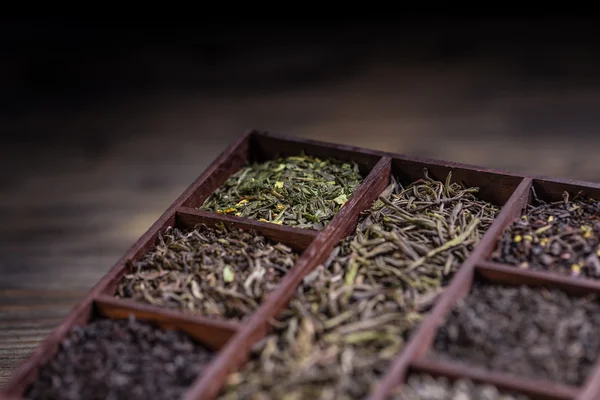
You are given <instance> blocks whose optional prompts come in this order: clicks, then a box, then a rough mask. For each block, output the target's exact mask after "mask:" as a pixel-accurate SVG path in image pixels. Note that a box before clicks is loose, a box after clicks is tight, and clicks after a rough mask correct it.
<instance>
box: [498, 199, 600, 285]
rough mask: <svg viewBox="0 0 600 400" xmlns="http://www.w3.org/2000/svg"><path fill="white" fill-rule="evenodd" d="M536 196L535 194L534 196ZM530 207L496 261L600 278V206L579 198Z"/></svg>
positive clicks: (508, 233)
mask: <svg viewBox="0 0 600 400" xmlns="http://www.w3.org/2000/svg"><path fill="white" fill-rule="evenodd" d="M533 194H534V196H535V192H534V193H533ZM563 198H564V200H563V201H559V202H554V203H546V202H543V201H541V200H539V199H537V202H538V203H539V205H536V206H534V205H528V207H527V213H526V214H525V215H523V216H522V217H521V219H519V220H517V221H515V222H513V223H512V225H510V226H509V227H508V228H507V229H506V230H505V231H504V233H503V235H502V238H501V239H500V241H499V242H498V243H497V245H496V249H495V251H494V253H493V254H492V260H493V261H496V262H501V263H504V264H509V265H514V266H519V267H521V268H531V269H535V270H545V271H550V272H555V273H558V274H562V275H570V276H573V277H580V276H581V277H586V278H593V279H599V278H600V202H598V201H595V200H593V199H590V198H587V199H586V198H582V197H580V196H576V197H575V198H574V199H572V200H569V194H568V193H566V192H565V193H564V194H563Z"/></svg>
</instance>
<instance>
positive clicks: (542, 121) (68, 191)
mask: <svg viewBox="0 0 600 400" xmlns="http://www.w3.org/2000/svg"><path fill="white" fill-rule="evenodd" d="M488 61H489V60H488ZM486 62H487V61H485V60H484V61H481V62H480V63H479V62H471V63H469V64H468V65H464V64H448V65H445V66H444V67H443V68H441V70H440V66H439V64H437V65H405V64H403V66H401V65H398V64H389V63H386V62H384V61H382V60H380V62H379V61H377V60H376V59H372V62H371V63H370V64H367V65H364V66H363V68H362V69H361V70H360V71H357V72H355V73H354V75H353V76H350V77H347V78H346V79H337V80H335V81H331V82H321V83H318V84H307V85H304V86H297V85H296V86H294V87H281V88H278V89H277V90H271V91H269V92H254V93H252V92H250V93H248V92H246V93H235V92H228V93H227V94H224V95H214V94H211V95H210V96H208V95H203V94H202V93H190V92H186V93H179V92H166V91H161V90H158V89H157V90H156V91H154V92H152V93H150V94H147V93H146V94H143V95H137V96H135V95H131V96H129V97H125V98H122V99H121V100H118V101H115V100H112V101H110V102H98V103H96V104H94V105H90V106H86V107H77V108H69V107H66V106H63V107H49V108H48V107H46V108H40V109H37V110H32V111H30V112H27V113H25V114H19V115H13V116H11V117H7V118H3V120H2V121H0V123H1V124H2V128H3V131H6V132H12V133H13V134H15V135H17V136H18V135H19V132H32V131H44V132H47V135H48V138H46V140H44V141H43V143H31V142H30V141H27V140H22V141H18V140H15V141H13V142H10V143H8V144H5V145H3V146H2V148H1V149H0V155H1V156H2V161H3V163H2V165H3V168H2V170H1V171H0V191H1V194H2V195H1V196H0V217H1V219H0V220H1V221H2V224H0V268H1V270H0V273H1V275H0V384H1V383H2V382H4V381H5V380H6V379H7V378H8V377H9V376H10V374H11V372H12V371H13V369H14V368H15V366H16V365H17V364H18V363H19V362H21V361H22V360H23V359H24V358H25V357H27V356H28V355H29V354H30V352H31V351H32V350H33V349H34V348H35V347H36V346H37V345H38V343H39V342H40V340H41V339H42V338H43V337H44V336H45V335H46V334H47V333H48V332H49V331H50V330H51V329H52V328H53V327H54V326H55V325H56V324H57V323H58V322H59V321H60V319H61V318H62V317H64V316H65V315H66V313H67V312H68V311H69V309H70V308H71V307H72V306H73V305H74V304H75V303H76V302H77V301H78V300H79V299H80V298H81V297H83V296H84V294H85V292H86V291H87V290H88V289H89V288H91V287H92V286H93V285H94V284H95V282H96V281H97V280H98V279H100V277H101V276H102V275H103V274H104V273H106V271H107V270H108V269H109V268H110V267H111V266H112V264H113V263H114V262H115V261H116V260H117V259H118V258H119V257H120V256H121V255H122V254H123V253H124V252H125V251H126V249H127V248H128V247H129V246H130V245H131V244H132V243H133V242H134V241H135V239H136V238H137V237H139V236H140V235H141V234H142V233H143V232H144V231H145V230H146V229H147V228H148V227H149V226H150V225H151V224H152V223H153V222H154V220H155V219H156V218H157V217H158V216H159V215H160V214H161V213H162V212H163V211H164V209H166V208H167V207H168V205H169V204H170V203H171V202H172V201H173V200H174V199H175V197H176V196H177V195H178V194H179V193H180V192H181V191H182V190H183V189H184V188H185V187H187V185H189V184H190V183H191V182H192V180H193V179H195V178H196V177H197V176H198V175H199V174H200V173H201V172H202V170H203V169H204V168H205V167H206V166H207V165H208V164H209V163H210V162H211V161H212V159H213V158H214V157H215V156H216V155H217V154H218V153H219V152H220V151H221V150H222V149H223V148H224V147H225V146H226V145H227V144H228V143H229V142H230V141H231V140H233V139H234V138H235V137H236V136H238V135H239V134H241V133H242V132H243V131H244V130H245V129H246V128H259V129H265V130H271V131H274V132H280V133H289V134H292V135H298V136H304V137H309V138H315V139H321V140H328V141H335V142H340V143H346V144H351V145H358V146H364V147H371V148H375V149H383V150H390V151H395V152H401V153H408V154H413V155H421V156H427V157H437V158H442V159H447V160H454V161H460V162H465V163H472V164H480V165H484V166H490V167H496V168H503V169H507V170H520V171H523V172H535V173H541V174H548V175H558V176H563V177H572V178H578V179H586V180H596V181H600V163H598V162H597V149H598V144H599V141H600V137H599V136H597V135H593V134H592V133H593V132H595V131H597V130H598V128H600V126H599V125H600V123H599V122H598V121H597V120H594V118H595V116H596V114H597V112H596V109H595V107H594V106H595V105H596V104H598V101H599V100H600V91H598V90H597V88H595V87H593V86H586V87H581V86H577V85H572V86H561V87H559V88H556V87H551V86H545V85H524V84H523V81H524V78H523V76H520V75H518V74H513V73H512V72H510V71H509V72H508V73H507V74H505V75H502V76H501V75H497V74H495V72H494V71H495V70H494V66H495V65H496V64H494V60H491V62H490V63H489V64H486ZM492 77H493V79H492ZM64 132H68V133H70V135H67V136H64V135H61V133H64ZM53 135H55V137H53Z"/></svg>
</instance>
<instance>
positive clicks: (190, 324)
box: [95, 295, 241, 350]
mask: <svg viewBox="0 0 600 400" xmlns="http://www.w3.org/2000/svg"><path fill="white" fill-rule="evenodd" d="M95 304H96V306H97V307H98V310H99V312H100V313H101V314H102V315H105V316H107V317H109V318H112V319H126V318H129V315H134V316H135V317H136V319H138V320H141V321H148V322H152V323H155V324H157V325H159V326H161V327H163V328H165V329H178V330H181V331H183V332H185V333H187V334H188V335H190V336H191V337H193V338H195V339H196V340H198V341H199V342H201V343H203V344H205V345H206V346H208V347H210V348H211V349H212V350H219V349H221V348H222V347H223V346H224V345H225V343H227V341H228V340H229V339H230V338H231V337H232V336H233V335H234V334H235V333H236V332H237V331H238V330H239V329H240V327H241V324H239V323H238V322H234V321H227V320H224V319H221V318H209V317H204V316H201V315H194V314H188V313H181V312H177V311H174V310H168V309H164V308H160V307H154V306H150V305H146V304H141V303H138V302H135V301H131V300H122V299H115V298H114V297H112V296H106V295H99V296H97V298H96V301H95Z"/></svg>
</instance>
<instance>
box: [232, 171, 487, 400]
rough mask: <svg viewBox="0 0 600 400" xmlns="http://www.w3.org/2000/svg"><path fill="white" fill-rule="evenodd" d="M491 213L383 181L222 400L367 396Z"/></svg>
mask: <svg viewBox="0 0 600 400" xmlns="http://www.w3.org/2000/svg"><path fill="white" fill-rule="evenodd" d="M451 199H452V200H451ZM415 203H416V204H415ZM413 206H414V207H413ZM417 207H418V208H419V209H416V208H417ZM457 208H459V209H458V211H457V212H454V210H456V209H457ZM411 210H412V212H411ZM461 210H462V211H461ZM494 210H495V209H494V208H493V207H491V206H489V205H486V204H485V203H483V202H480V201H478V200H477V199H475V198H473V197H472V195H470V194H469V193H468V192H465V191H464V189H461V188H460V187H459V185H449V184H444V183H441V182H436V181H433V180H430V179H428V178H426V179H423V180H419V181H417V182H415V183H414V184H412V185H410V186H409V187H407V188H406V189H403V188H402V187H401V186H400V185H396V184H395V183H393V184H392V185H390V187H389V188H388V189H387V190H386V191H385V192H384V194H382V196H381V199H380V200H379V201H378V202H377V203H376V204H374V206H373V208H372V209H371V210H370V211H369V212H367V213H365V215H363V218H361V222H360V223H359V224H358V226H357V229H356V232H355V234H354V235H352V236H350V237H348V238H347V239H346V240H344V241H343V242H342V243H341V244H340V245H339V246H338V247H336V248H335V250H334V251H333V252H332V254H331V255H330V259H329V260H328V261H327V262H326V263H325V265H324V266H319V267H317V269H316V270H314V271H313V272H311V273H310V274H309V275H307V276H306V277H305V279H304V281H303V283H302V284H301V285H300V286H299V288H298V290H297V295H296V297H295V298H294V299H292V301H291V302H290V304H289V306H288V307H287V308H286V310H285V311H284V312H283V313H282V315H281V316H280V318H279V319H278V321H276V322H275V330H274V332H273V333H272V334H271V335H269V336H267V337H266V338H265V339H264V340H263V341H261V342H260V343H259V344H258V345H257V346H255V348H254V349H253V352H252V357H251V359H250V361H249V363H248V364H246V366H245V367H244V368H243V369H242V370H241V371H240V372H238V373H235V374H232V375H231V376H230V377H229V381H228V384H227V385H226V387H225V389H224V391H223V393H222V394H221V399H227V400H233V399H279V398H285V399H358V398H364V397H365V396H367V395H368V393H369V391H370V390H371V388H372V385H373V384H374V383H375V382H376V381H377V379H378V378H379V377H381V376H382V375H383V374H384V373H385V372H386V370H387V367H388V366H389V363H390V362H391V360H392V358H393V357H394V356H395V355H397V354H398V353H399V352H400V351H401V350H402V348H403V347H404V343H405V340H406V339H407V337H408V336H409V335H410V333H411V332H412V331H413V330H414V329H415V328H416V327H417V326H418V324H419V323H420V321H421V320H422V319H423V317H424V314H425V313H426V312H427V311H428V310H429V309H430V307H431V305H432V304H433V303H434V302H435V300H436V298H437V297H438V296H439V294H440V293H441V291H442V288H443V286H444V284H445V281H446V280H448V279H449V278H450V277H451V276H452V274H453V273H454V271H455V269H456V268H457V267H458V265H459V264H460V263H461V262H462V260H464V258H465V257H466V255H467V254H468V252H469V251H470V247H471V246H472V245H473V244H474V243H475V242H476V241H477V240H478V237H479V235H480V234H481V233H482V231H483V230H484V229H486V228H487V226H488V225H489V223H490V222H491V219H492V218H493V215H494V212H495V211H494ZM434 212H435V213H438V215H440V216H441V218H440V217H434V216H432V215H433V213H434ZM467 214H468V215H467ZM443 218H446V220H445V222H442V221H443ZM438 221H440V222H439V223H437V222H438ZM473 221H476V222H473ZM450 226H453V227H455V228H454V229H451V228H450ZM432 227H435V228H436V229H435V230H433V229H432ZM440 232H441V236H439V234H440ZM431 237H437V238H438V242H437V244H436V243H434V242H433V241H431V240H430V238H431ZM448 260H450V261H448Z"/></svg>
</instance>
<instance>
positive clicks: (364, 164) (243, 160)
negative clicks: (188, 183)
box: [183, 132, 381, 231]
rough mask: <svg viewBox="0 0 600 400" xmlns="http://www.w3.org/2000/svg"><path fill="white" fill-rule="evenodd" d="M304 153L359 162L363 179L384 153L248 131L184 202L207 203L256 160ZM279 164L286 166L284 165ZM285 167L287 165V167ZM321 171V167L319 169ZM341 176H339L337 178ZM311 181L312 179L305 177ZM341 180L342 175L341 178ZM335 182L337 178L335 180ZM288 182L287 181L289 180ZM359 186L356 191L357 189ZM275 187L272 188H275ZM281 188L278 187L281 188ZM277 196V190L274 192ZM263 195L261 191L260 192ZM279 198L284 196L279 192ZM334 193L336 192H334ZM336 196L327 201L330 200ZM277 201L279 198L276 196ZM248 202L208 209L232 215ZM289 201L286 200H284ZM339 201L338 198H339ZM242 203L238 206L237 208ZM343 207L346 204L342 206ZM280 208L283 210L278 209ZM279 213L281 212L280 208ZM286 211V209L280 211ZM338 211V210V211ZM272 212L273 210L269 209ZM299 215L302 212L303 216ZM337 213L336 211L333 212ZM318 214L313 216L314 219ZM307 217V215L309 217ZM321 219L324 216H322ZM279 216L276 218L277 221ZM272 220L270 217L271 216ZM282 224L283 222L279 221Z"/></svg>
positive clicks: (239, 200)
mask: <svg viewBox="0 0 600 400" xmlns="http://www.w3.org/2000/svg"><path fill="white" fill-rule="evenodd" d="M303 153H304V154H305V155H306V156H311V157H316V158H319V159H321V160H325V159H327V158H333V159H336V160H338V161H345V162H352V163H356V165H357V166H358V169H359V175H360V176H361V178H362V179H363V180H364V179H365V178H366V177H367V176H368V174H369V172H370V171H371V170H372V169H373V167H374V166H375V165H376V164H377V162H378V161H379V160H380V158H381V156H380V155H378V154H377V153H375V152H369V151H360V150H359V149H357V148H355V147H351V146H338V145H331V144H327V143H321V142H317V141H312V140H297V139H294V138H284V137H281V136H277V135H272V134H270V133H266V132H251V133H249V134H248V135H247V136H246V137H245V139H244V140H243V141H242V142H240V143H239V145H238V146H237V147H236V149H235V150H234V152H232V153H231V154H230V156H229V158H228V159H226V160H224V161H223V163H222V165H221V166H219V167H218V168H217V169H216V170H215V173H214V174H213V175H212V176H211V178H210V180H209V181H208V182H207V183H206V184H205V185H203V186H202V187H200V188H199V189H198V190H197V191H196V192H194V193H193V194H192V195H191V196H190V197H189V198H188V199H187V200H186V201H185V202H184V204H183V206H185V207H190V208H200V207H202V206H203V205H204V203H205V201H206V200H207V199H208V198H209V197H210V196H211V195H212V194H213V193H214V192H215V190H217V189H218V188H220V187H221V186H222V185H223V184H225V182H226V181H227V180H228V179H229V178H230V177H231V176H232V175H233V174H235V173H236V172H238V171H240V170H241V169H242V168H243V167H246V166H249V165H250V164H254V163H263V162H266V161H270V160H274V159H276V158H277V157H291V156H293V157H298V156H300V155H301V154H303ZM280 166H282V167H283V164H281V165H280ZM284 169H285V168H284ZM317 170H318V168H317ZM244 175H245V174H244ZM336 178H338V177H336ZM306 179H310V180H312V178H306ZM338 179H339V178H338ZM334 181H335V179H334ZM277 183H280V184H282V185H283V183H284V182H272V183H270V184H269V187H270V186H271V184H272V185H276V184H277ZM301 183H302V181H298V182H297V184H295V185H293V186H294V187H299V186H300V185H301ZM286 184H287V183H286ZM358 187H359V186H357V187H356V188H355V189H354V191H356V190H357V189H358ZM274 188H275V186H274V187H273V188H272V189H273V191H274ZM278 190H279V189H278ZM345 192H347V193H345V195H346V198H348V199H349V198H351V197H352V195H353V194H354V192H352V191H350V190H345ZM273 194H275V195H277V193H273ZM261 196H262V194H261ZM277 196H278V197H280V198H282V197H281V196H280V195H277ZM334 196H335V195H334ZM244 197H250V198H252V197H254V196H244ZM332 199H333V196H332V197H331V198H330V199H329V200H328V201H331V200H332ZM275 200H276V199H275ZM246 201H248V200H247V199H242V198H237V199H231V200H228V205H227V207H228V208H222V209H212V208H211V209H210V210H206V211H207V212H210V213H214V212H218V213H228V212H231V215H234V214H235V215H237V214H242V213H243V212H244V210H245V209H246V208H247V207H248V206H249V205H250V204H251V203H252V200H250V203H248V204H244V205H241V204H242V202H246ZM282 201H283V202H284V203H286V202H285V201H284V200H282ZM336 201H337V198H336ZM339 201H340V203H338V204H334V202H331V204H332V205H333V206H335V207H336V208H339V207H340V204H341V201H342V199H340V200H339ZM236 204H237V205H236ZM291 204H292V203H290V204H288V205H286V206H285V207H283V204H282V205H281V206H282V208H283V209H284V210H286V209H287V206H291ZM238 205H239V207H237V206H238ZM342 206H343V205H342ZM279 210H281V209H279ZM278 212H279V211H278ZM281 212H283V211H281ZM337 212H339V209H338V211H337ZM269 215H271V212H270V211H269ZM294 215H295V216H296V217H297V218H304V215H308V214H304V213H303V212H300V211H297V212H294ZM299 215H302V216H301V217H300V216H299ZM333 216H335V213H334V214H333ZM240 217H241V218H249V219H258V217H256V218H255V217H251V216H240ZM314 217H318V216H313V217H311V218H314ZM306 218H308V216H307V217H306ZM319 218H325V217H323V216H321V217H319ZM331 218H332V217H327V218H325V219H324V220H322V221H321V222H318V221H313V222H318V223H319V224H321V223H322V224H323V225H325V226H326V225H327V224H328V223H330V222H331ZM276 219H277V218H275V220H276ZM268 220H269V221H270V220H271V217H269V218H268ZM309 222H310V221H309V220H308V219H307V220H306V221H304V224H305V225H309ZM279 223H281V221H279ZM283 225H288V222H285V221H284V222H283ZM298 227H299V228H303V229H307V230H316V231H321V230H322V229H323V227H320V228H313V227H308V226H298Z"/></svg>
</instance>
